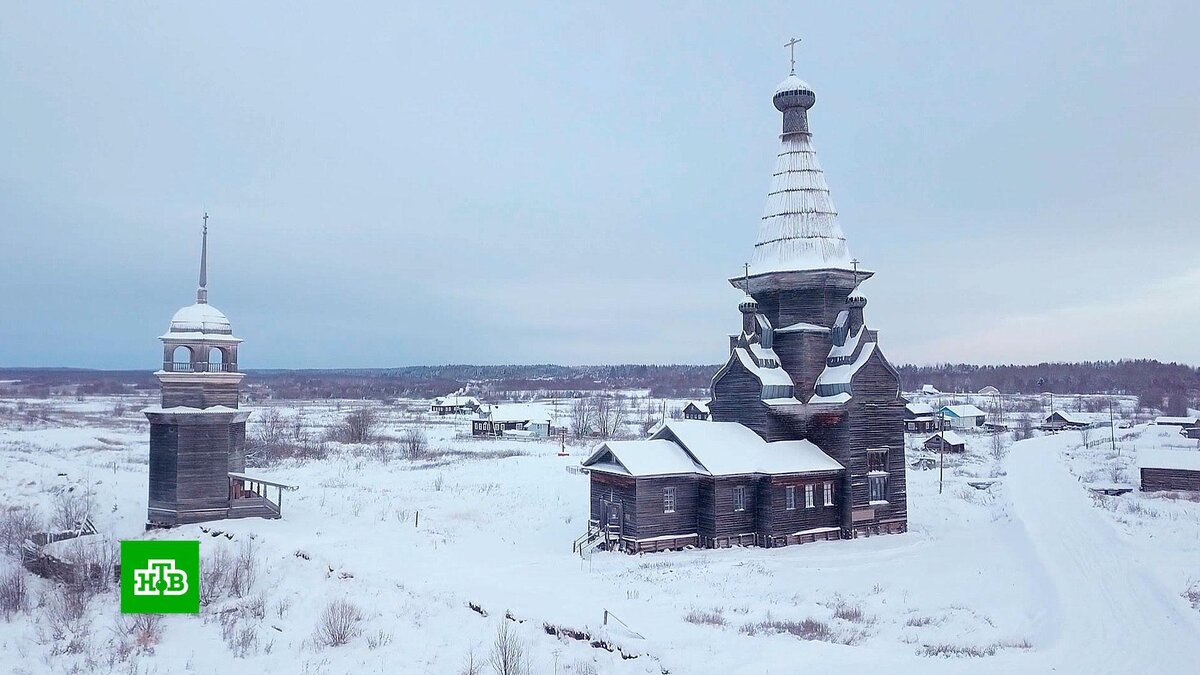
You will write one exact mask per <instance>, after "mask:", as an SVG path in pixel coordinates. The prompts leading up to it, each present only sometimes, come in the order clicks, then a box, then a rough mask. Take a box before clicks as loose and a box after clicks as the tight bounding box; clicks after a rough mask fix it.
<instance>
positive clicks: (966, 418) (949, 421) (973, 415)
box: [938, 403, 987, 429]
mask: <svg viewBox="0 0 1200 675" xmlns="http://www.w3.org/2000/svg"><path fill="white" fill-rule="evenodd" d="M938 417H940V418H942V419H943V420H944V422H943V427H944V428H946V429H975V428H977V427H982V426H983V424H984V422H986V421H987V413H985V412H983V411H982V410H980V409H979V408H976V407H975V406H973V405H971V404H969V403H968V404H965V405H947V406H942V409H941V410H939V411H938Z"/></svg>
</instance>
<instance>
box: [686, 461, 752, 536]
mask: <svg viewBox="0 0 1200 675" xmlns="http://www.w3.org/2000/svg"><path fill="white" fill-rule="evenodd" d="M707 478H708V480H707V481H704V477H702V479H701V480H702V485H703V484H704V483H705V482H707V485H706V486H705V487H704V488H702V490H701V496H702V499H705V500H706V501H707V502H708V504H710V505H711V508H710V509H707V510H706V511H707V512H702V513H701V516H700V518H699V525H700V536H701V543H702V544H706V545H712V544H713V543H714V541H715V542H716V545H728V542H727V540H728V538H730V537H737V536H740V535H747V534H748V535H751V539H752V538H753V535H755V533H756V532H757V529H758V501H759V498H758V491H759V488H758V482H759V478H757V477H755V476H717V477H707ZM738 485H744V486H745V487H746V508H745V510H743V511H734V510H733V488H734V487H735V486H738ZM744 543H753V541H752V540H751V541H747V542H744Z"/></svg>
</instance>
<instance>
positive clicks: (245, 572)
mask: <svg viewBox="0 0 1200 675" xmlns="http://www.w3.org/2000/svg"><path fill="white" fill-rule="evenodd" d="M232 562H233V564H232V565H230V567H229V570H228V571H227V572H226V575H225V580H226V587H227V588H228V589H229V594H230V595H232V596H234V597H237V598H240V597H243V596H245V595H246V594H247V593H249V592H250V588H251V587H252V586H254V580H255V579H256V578H257V577H258V549H257V547H256V546H255V545H254V540H253V539H247V540H246V541H244V542H242V545H241V547H240V548H239V549H238V552H237V555H235V556H234V558H233V561H232Z"/></svg>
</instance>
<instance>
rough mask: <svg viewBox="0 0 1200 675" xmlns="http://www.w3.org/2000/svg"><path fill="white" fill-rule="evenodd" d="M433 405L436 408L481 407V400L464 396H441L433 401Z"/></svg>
mask: <svg viewBox="0 0 1200 675" xmlns="http://www.w3.org/2000/svg"><path fill="white" fill-rule="evenodd" d="M433 405H436V406H479V405H481V404H480V402H479V399H477V398H475V397H474V396H464V395H462V394H450V395H449V396H439V397H437V398H435V399H433Z"/></svg>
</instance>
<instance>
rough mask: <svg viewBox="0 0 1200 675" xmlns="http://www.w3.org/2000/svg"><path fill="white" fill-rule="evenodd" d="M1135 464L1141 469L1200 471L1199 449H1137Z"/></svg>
mask: <svg viewBox="0 0 1200 675" xmlns="http://www.w3.org/2000/svg"><path fill="white" fill-rule="evenodd" d="M1137 464H1138V466H1139V467H1141V468H1143V469H1184V470H1186V471H1200V451H1196V450H1139V451H1138V458H1137Z"/></svg>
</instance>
